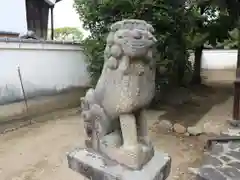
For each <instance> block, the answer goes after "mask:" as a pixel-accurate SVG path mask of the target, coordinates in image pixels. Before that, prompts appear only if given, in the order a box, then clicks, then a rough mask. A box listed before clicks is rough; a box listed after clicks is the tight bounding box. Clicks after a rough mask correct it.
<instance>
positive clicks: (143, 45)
mask: <svg viewBox="0 0 240 180" xmlns="http://www.w3.org/2000/svg"><path fill="white" fill-rule="evenodd" d="M153 32H154V29H153V27H152V25H150V24H148V23H147V22H146V21H143V20H136V19H127V20H123V21H118V22H116V23H114V24H113V25H112V26H111V28H110V33H109V35H108V38H107V45H108V46H110V47H111V46H112V45H115V46H118V48H120V49H121V51H122V53H123V54H124V55H126V56H129V57H132V58H135V57H142V56H146V55H150V54H152V52H149V51H152V47H153V46H154V44H155V43H156V39H155V37H154V36H153ZM115 49H117V48H115ZM150 58H151V57H150Z"/></svg>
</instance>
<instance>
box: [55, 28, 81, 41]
mask: <svg viewBox="0 0 240 180" xmlns="http://www.w3.org/2000/svg"><path fill="white" fill-rule="evenodd" d="M54 39H58V40H74V41H82V39H83V33H82V32H81V31H80V30H79V29H77V28H74V27H63V28H56V29H54Z"/></svg>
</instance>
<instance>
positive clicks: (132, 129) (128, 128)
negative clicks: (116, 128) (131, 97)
mask: <svg viewBox="0 0 240 180" xmlns="http://www.w3.org/2000/svg"><path fill="white" fill-rule="evenodd" d="M119 120H120V125H121V131H122V137H123V148H129V147H134V146H136V145H137V144H138V138H137V125H136V118H135V116H134V115H133V114H122V115H120V116H119Z"/></svg>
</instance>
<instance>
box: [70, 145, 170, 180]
mask: <svg viewBox="0 0 240 180" xmlns="http://www.w3.org/2000/svg"><path fill="white" fill-rule="evenodd" d="M67 158H68V164H69V168H71V169H72V170H74V171H76V172H78V173H80V174H81V175H83V176H85V177H87V178H89V179H93V180H133V179H136V180H165V179H166V178H167V177H168V176H169V173H170V169H171V158H170V157H169V156H168V155H167V154H165V153H161V152H158V151H155V154H154V156H153V158H152V159H151V160H150V161H149V162H148V163H147V164H146V165H145V166H144V167H143V169H142V170H140V171H134V170H131V169H129V168H127V167H125V166H123V165H120V164H118V163H116V162H114V161H112V160H109V159H108V158H106V157H103V156H102V155H99V154H96V153H95V152H93V151H91V150H90V149H83V148H76V149H75V150H73V151H72V152H70V153H68V154H67Z"/></svg>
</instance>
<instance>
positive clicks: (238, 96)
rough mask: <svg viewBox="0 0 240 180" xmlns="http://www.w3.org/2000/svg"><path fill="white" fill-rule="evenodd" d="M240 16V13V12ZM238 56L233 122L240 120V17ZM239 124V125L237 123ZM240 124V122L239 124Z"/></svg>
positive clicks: (239, 20) (238, 25)
mask: <svg viewBox="0 0 240 180" xmlns="http://www.w3.org/2000/svg"><path fill="white" fill-rule="evenodd" d="M239 15H240V12H239ZM237 28H238V52H237V53H238V55H237V70H236V80H235V82H234V101H233V120H234V121H237V120H240V114H239V101H240V17H238V23H237ZM237 124H238V123H237ZM239 124H240V122H239Z"/></svg>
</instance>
